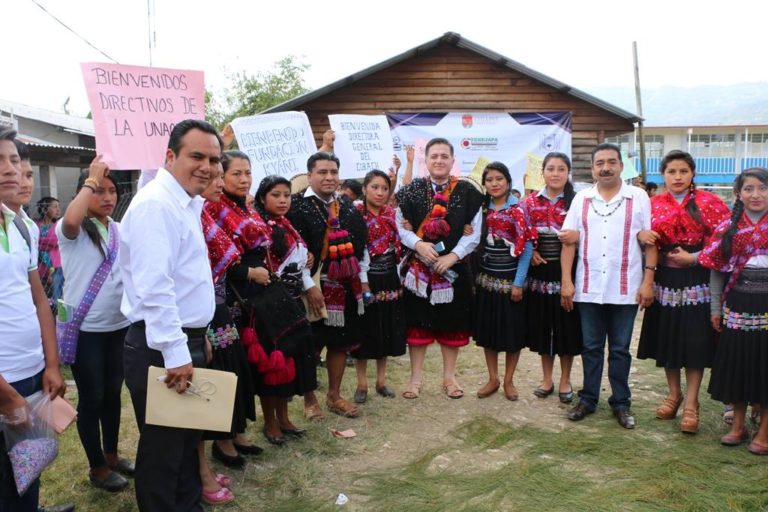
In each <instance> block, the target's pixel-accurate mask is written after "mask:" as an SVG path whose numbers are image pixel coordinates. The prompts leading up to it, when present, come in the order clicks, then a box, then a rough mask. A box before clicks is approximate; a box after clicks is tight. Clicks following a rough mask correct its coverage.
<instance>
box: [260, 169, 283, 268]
mask: <svg viewBox="0 0 768 512" xmlns="http://www.w3.org/2000/svg"><path fill="white" fill-rule="evenodd" d="M278 185H285V186H286V187H288V191H290V190H291V182H290V181H288V180H287V179H286V178H284V177H282V176H278V175H276V174H273V175H271V176H267V177H266V178H264V179H263V180H261V183H259V188H258V189H257V190H256V197H255V200H256V201H255V203H254V205H255V206H256V210H257V211H258V212H259V214H260V215H261V218H262V219H264V222H269V213H267V205H266V198H267V194H269V193H270V192H271V191H272V189H273V188H275V187H276V186H278ZM285 235H286V233H285V228H283V227H282V226H278V225H277V224H275V225H274V226H272V252H274V253H275V255H276V256H277V257H278V258H282V257H283V256H285V253H286V252H287V251H288V244H287V242H286V241H285Z"/></svg>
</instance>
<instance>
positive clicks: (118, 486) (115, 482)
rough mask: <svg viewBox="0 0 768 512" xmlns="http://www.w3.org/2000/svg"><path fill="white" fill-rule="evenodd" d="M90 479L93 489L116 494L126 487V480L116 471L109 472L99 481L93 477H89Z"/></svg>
mask: <svg viewBox="0 0 768 512" xmlns="http://www.w3.org/2000/svg"><path fill="white" fill-rule="evenodd" d="M90 479H91V483H92V484H93V486H94V487H98V488H99V489H104V490H105V491H108V492H118V491H122V490H123V489H125V488H126V487H128V480H126V478H125V477H124V476H122V475H120V474H118V473H117V472H116V471H110V472H109V474H108V475H107V476H106V478H102V479H101V480H100V479H98V478H95V477H93V476H91V477H90Z"/></svg>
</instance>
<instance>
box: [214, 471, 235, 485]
mask: <svg viewBox="0 0 768 512" xmlns="http://www.w3.org/2000/svg"><path fill="white" fill-rule="evenodd" d="M213 479H214V480H216V483H217V484H219V485H220V486H222V487H232V479H231V478H229V477H228V476H227V475H225V474H224V473H216V476H215V477H213Z"/></svg>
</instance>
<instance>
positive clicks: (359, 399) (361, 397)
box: [354, 389, 368, 404]
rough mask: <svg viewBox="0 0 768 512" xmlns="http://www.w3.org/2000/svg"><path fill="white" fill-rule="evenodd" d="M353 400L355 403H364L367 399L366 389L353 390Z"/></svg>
mask: <svg viewBox="0 0 768 512" xmlns="http://www.w3.org/2000/svg"><path fill="white" fill-rule="evenodd" d="M354 400H355V403H356V404H364V403H365V402H366V401H367V400H368V390H367V389H358V390H357V391H355V398H354Z"/></svg>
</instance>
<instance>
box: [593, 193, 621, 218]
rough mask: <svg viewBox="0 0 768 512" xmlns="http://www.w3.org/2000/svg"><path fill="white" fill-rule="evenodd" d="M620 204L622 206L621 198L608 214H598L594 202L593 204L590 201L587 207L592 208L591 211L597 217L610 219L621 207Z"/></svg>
mask: <svg viewBox="0 0 768 512" xmlns="http://www.w3.org/2000/svg"><path fill="white" fill-rule="evenodd" d="M622 204H624V198H623V197H622V198H621V201H619V202H618V203H616V206H614V207H613V209H612V210H611V211H609V212H608V213H600V212H599V211H597V209H596V208H595V202H594V201H590V202H589V206H590V207H591V208H592V211H593V212H595V215H598V216H600V217H610V216H611V215H613V214H614V213H616V210H618V209H619V208H620V207H621V205H622Z"/></svg>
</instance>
